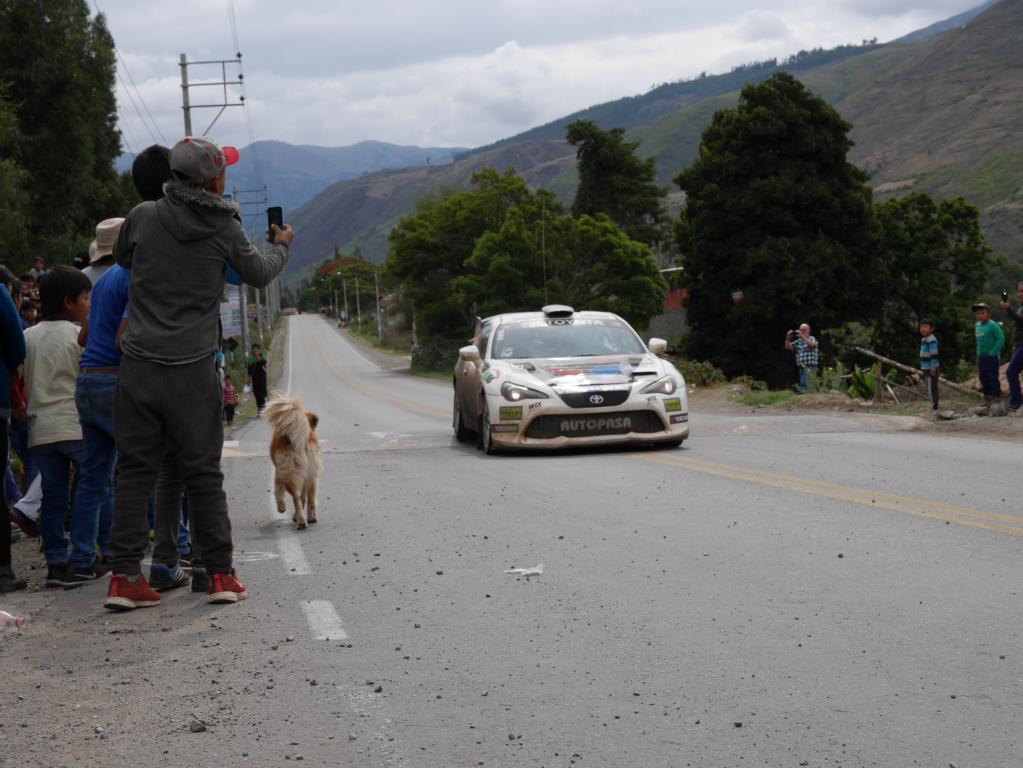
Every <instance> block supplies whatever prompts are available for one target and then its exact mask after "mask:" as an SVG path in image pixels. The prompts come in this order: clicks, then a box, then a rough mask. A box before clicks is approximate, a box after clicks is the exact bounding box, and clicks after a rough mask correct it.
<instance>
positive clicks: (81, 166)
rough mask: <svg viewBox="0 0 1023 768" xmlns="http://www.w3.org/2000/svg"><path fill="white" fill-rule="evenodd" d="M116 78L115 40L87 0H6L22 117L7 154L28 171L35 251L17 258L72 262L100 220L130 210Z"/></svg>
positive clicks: (5, 61) (5, 26)
mask: <svg viewBox="0 0 1023 768" xmlns="http://www.w3.org/2000/svg"><path fill="white" fill-rule="evenodd" d="M114 78H115V51H114V41H113V39H112V38H111V36H110V33H109V31H108V30H107V26H106V21H105V20H104V18H103V16H102V15H97V16H96V17H95V18H91V17H90V13H89V7H88V5H87V4H86V2H85V0H34V1H33V2H0V84H2V85H3V87H4V89H5V91H6V94H7V97H8V99H9V104H10V105H11V109H12V110H13V115H14V117H15V119H16V122H17V128H16V131H15V132H14V133H13V134H12V135H11V138H10V144H9V145H8V146H5V147H4V155H5V157H9V158H10V159H11V160H13V161H14V162H15V163H16V164H17V165H18V166H19V167H20V168H21V169H22V170H23V171H24V173H23V176H22V181H21V185H20V188H21V189H22V190H23V192H24V194H25V196H26V197H27V200H28V202H29V204H28V205H27V206H26V208H25V215H26V217H27V219H26V230H27V234H28V243H27V247H28V248H30V249H31V250H32V254H24V255H22V257H21V258H18V255H17V254H11V256H10V257H8V258H11V259H12V261H14V262H15V263H20V264H27V263H28V262H29V261H30V260H31V257H32V256H34V255H42V256H44V257H45V258H47V259H50V260H69V258H70V256H71V255H72V253H73V251H74V249H75V248H78V247H81V246H82V244H83V243H87V242H88V240H89V239H91V238H92V233H93V231H94V227H95V225H96V223H97V222H98V221H100V220H101V219H104V218H108V217H110V216H116V215H123V214H124V213H125V212H126V208H127V201H126V200H125V189H124V187H123V186H122V184H121V183H120V181H119V179H118V176H117V174H116V172H115V171H114V160H115V159H116V157H117V156H118V155H119V154H120V137H119V134H118V131H117V127H116V123H117V104H116V100H115V96H114ZM8 152H9V154H8ZM5 175H6V169H5Z"/></svg>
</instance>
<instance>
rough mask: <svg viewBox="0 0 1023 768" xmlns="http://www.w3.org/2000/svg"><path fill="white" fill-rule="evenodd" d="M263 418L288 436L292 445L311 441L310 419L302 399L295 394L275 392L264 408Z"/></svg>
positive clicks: (277, 430)
mask: <svg viewBox="0 0 1023 768" xmlns="http://www.w3.org/2000/svg"><path fill="white" fill-rule="evenodd" d="M262 418H263V419H264V420H265V421H267V422H269V423H270V426H272V427H273V428H274V430H275V431H276V432H278V433H279V434H282V435H284V436H285V437H287V438H288V440H289V441H290V442H291V444H292V445H305V444H306V443H307V442H308V441H309V430H310V427H309V420H308V419H307V418H306V415H305V411H304V410H303V408H302V401H301V400H299V399H298V397H296V396H295V395H286V394H284V393H283V392H273V393H272V394H271V395H270V400H269V402H268V403H267V404H266V408H264V409H263V414H262Z"/></svg>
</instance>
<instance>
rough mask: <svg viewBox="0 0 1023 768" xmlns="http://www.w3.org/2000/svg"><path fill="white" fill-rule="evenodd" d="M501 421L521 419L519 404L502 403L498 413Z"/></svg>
mask: <svg viewBox="0 0 1023 768" xmlns="http://www.w3.org/2000/svg"><path fill="white" fill-rule="evenodd" d="M499 416H500V419H501V421H521V420H522V406H521V405H502V406H501V410H500V413H499Z"/></svg>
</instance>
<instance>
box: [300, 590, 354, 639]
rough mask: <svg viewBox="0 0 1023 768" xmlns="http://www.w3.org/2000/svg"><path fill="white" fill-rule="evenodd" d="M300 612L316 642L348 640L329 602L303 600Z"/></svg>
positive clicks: (338, 617) (339, 618)
mask: <svg viewBox="0 0 1023 768" xmlns="http://www.w3.org/2000/svg"><path fill="white" fill-rule="evenodd" d="M302 611H303V612H304V613H305V618H306V621H307V622H309V628H310V629H311V630H312V631H313V637H314V638H316V639H317V640H347V639H348V633H347V632H345V628H344V627H342V626H341V617H340V616H338V615H337V611H336V610H334V606H333V604H332V603H331V602H330V601H329V600H303V601H302Z"/></svg>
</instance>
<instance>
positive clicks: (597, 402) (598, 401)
mask: <svg viewBox="0 0 1023 768" xmlns="http://www.w3.org/2000/svg"><path fill="white" fill-rule="evenodd" d="M590 402H591V403H593V404H594V405H600V404H601V403H602V402H604V396H603V395H590Z"/></svg>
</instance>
